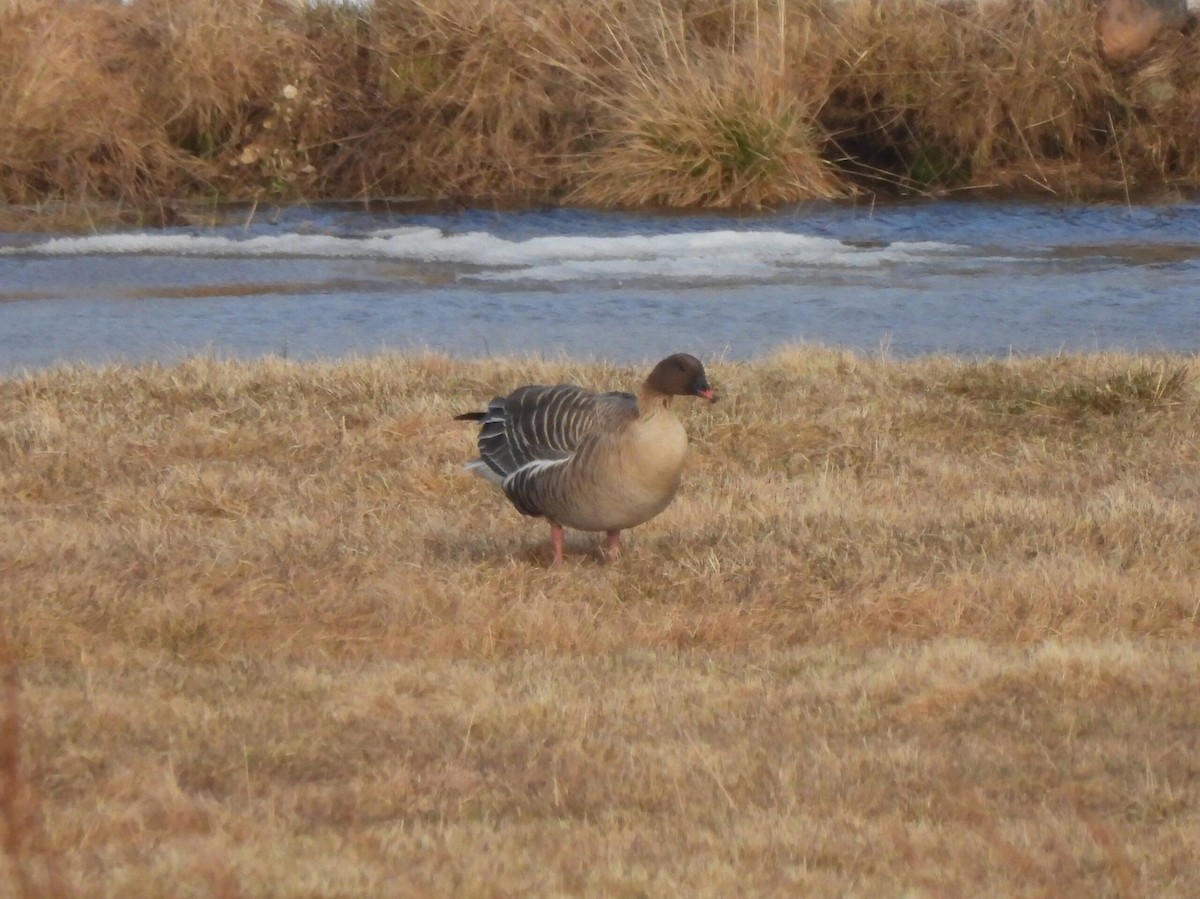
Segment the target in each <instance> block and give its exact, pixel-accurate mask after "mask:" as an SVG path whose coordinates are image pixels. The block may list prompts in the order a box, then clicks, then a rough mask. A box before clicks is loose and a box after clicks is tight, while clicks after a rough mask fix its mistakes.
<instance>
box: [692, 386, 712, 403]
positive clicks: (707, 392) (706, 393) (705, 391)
mask: <svg viewBox="0 0 1200 899" xmlns="http://www.w3.org/2000/svg"><path fill="white" fill-rule="evenodd" d="M696 396H702V397H704V398H705V399H706V400H708V401H709V402H710V403H715V402H716V401H717V395H716V393H714V392H713V389H712V388H711V387H705V388H704V389H703V390H697V391H696Z"/></svg>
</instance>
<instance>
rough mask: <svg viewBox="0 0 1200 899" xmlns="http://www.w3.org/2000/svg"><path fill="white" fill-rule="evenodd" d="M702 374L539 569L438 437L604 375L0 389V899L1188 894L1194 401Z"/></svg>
mask: <svg viewBox="0 0 1200 899" xmlns="http://www.w3.org/2000/svg"><path fill="white" fill-rule="evenodd" d="M706 362H707V363H708V366H707V367H708V369H709V374H710V377H711V378H712V380H713V381H714V384H715V386H716V387H717V389H718V392H719V393H720V394H721V400H720V401H719V402H718V403H716V404H715V405H712V406H708V405H707V404H705V405H703V406H700V405H690V406H688V407H686V408H684V409H682V410H681V411H682V414H683V416H684V418H685V421H686V424H687V427H688V430H689V432H690V434H691V436H692V451H691V460H690V464H689V466H688V470H687V473H686V477H685V482H684V486H683V489H682V492H681V494H680V496H679V497H678V498H677V499H676V501H675V503H674V504H673V505H672V506H671V508H670V509H668V510H667V512H665V513H664V514H663V515H661V516H659V517H658V518H656V519H655V520H653V521H652V522H649V523H647V524H646V525H644V526H642V527H640V528H637V529H635V530H634V531H632V532H630V533H629V534H628V535H627V540H626V543H627V545H626V552H625V554H624V555H623V557H622V559H621V560H620V562H619V563H617V564H611V565H610V564H605V563H603V562H602V561H601V560H600V557H599V553H598V546H597V540H596V539H594V538H591V537H586V536H583V535H572V537H571V538H570V539H569V544H568V556H567V561H566V564H565V565H564V566H562V567H561V568H559V569H549V568H547V567H546V565H545V562H546V551H547V539H546V536H547V535H546V529H545V528H544V526H543V525H542V524H541V523H532V522H529V521H528V520H524V519H522V518H521V517H520V516H519V515H518V514H517V513H516V512H515V511H514V510H513V509H511V507H509V505H508V504H507V503H506V502H505V501H504V499H503V498H502V497H501V496H500V495H499V494H498V493H497V492H496V491H495V490H494V488H491V487H490V486H489V485H487V484H485V483H483V482H482V481H481V480H479V479H477V478H474V477H471V476H470V475H468V474H467V473H466V472H464V471H463V470H462V468H461V465H462V463H463V462H464V461H465V460H466V459H468V458H470V457H471V456H472V455H473V440H474V433H473V429H472V428H470V427H467V426H464V425H463V424H462V423H459V422H454V421H453V420H452V419H451V416H452V415H453V414H455V413H457V412H460V411H463V410H464V409H472V408H476V407H477V406H478V404H479V402H480V401H481V400H482V399H486V398H488V397H490V396H492V395H494V394H495V393H498V392H500V391H503V390H505V389H508V388H511V387H512V386H514V385H516V384H519V383H527V382H542V383H553V382H556V381H574V382H577V383H584V384H589V385H594V386H598V387H600V386H603V387H610V386H620V385H630V384H634V383H636V381H637V379H638V378H639V377H640V376H641V375H642V374H644V372H643V371H642V370H641V367H640V366H636V367H629V366H612V365H603V364H583V363H577V362H572V361H568V360H544V359H533V358H528V359H489V360H480V361H470V362H468V361H456V360H452V359H449V358H445V357H442V356H437V355H420V354H415V355H407V356H381V357H377V358H372V359H364V360H350V361H345V362H341V363H337V364H333V363H328V364H326V363H321V364H316V363H313V364H298V363H295V362H288V361H284V360H278V359H273V360H264V361H259V362H247V363H235V362H224V361H218V360H214V359H208V358H197V359H192V360H189V361H186V362H183V363H181V364H178V365H172V366H158V365H147V366H138V367H126V366H118V367H110V368H103V369H90V368H83V367H70V368H60V369H56V370H53V371H47V372H40V373H36V374H29V375H25V376H22V377H17V378H10V379H7V380H3V381H0V497H3V500H2V501H0V581H2V583H3V585H4V591H5V595H6V597H7V598H8V600H7V603H6V605H5V607H4V614H5V619H6V623H7V626H8V628H9V630H10V633H11V639H10V643H9V645H10V647H11V648H10V650H9V651H8V655H9V660H10V665H11V664H13V663H15V664H16V665H18V666H19V668H20V671H21V681H20V697H19V702H20V711H21V717H20V729H19V740H17V739H14V736H13V735H14V734H17V733H18V732H17V731H15V730H13V726H12V722H14V721H16V720H17V719H16V718H14V717H13V715H12V712H11V710H12V709H13V708H14V704H13V703H14V700H13V697H12V692H11V688H10V693H9V700H8V701H7V703H6V706H5V708H6V714H7V715H8V718H7V719H6V720H7V721H8V722H9V724H8V725H6V727H5V728H4V729H3V731H2V732H0V775H2V776H3V777H5V778H7V781H6V783H7V784H11V783H13V782H14V781H18V782H20V783H21V784H23V786H21V787H20V789H19V790H14V789H12V788H10V787H9V786H5V790H6V792H4V793H3V794H0V799H2V800H3V801H0V818H2V821H0V823H2V824H3V825H4V826H5V827H6V828H8V829H7V830H6V831H5V832H6V833H7V834H8V837H7V840H8V841H7V842H6V844H5V845H6V847H7V849H6V852H7V856H6V859H7V864H8V867H7V868H4V869H3V870H0V884H2V886H0V889H6V890H8V892H9V893H11V894H15V895H18V896H22V895H25V896H29V895H59V894H62V895H71V894H78V895H88V896H100V897H104V896H112V897H118V896H119V897H122V899H129V897H133V899H137V897H143V896H145V897H152V896H162V895H177V894H179V893H186V894H197V895H215V896H279V895H305V896H338V895H355V896H367V897H370V896H379V897H383V896H394V895H397V894H413V895H431V896H440V895H455V896H465V897H471V896H495V895H515V894H520V895H554V894H557V895H578V896H611V895H621V894H633V893H638V892H640V893H643V894H646V895H664V896H665V895H697V896H727V895H736V894H744V893H753V894H755V895H781V896H783V895H795V894H797V893H798V892H799V893H804V894H809V895H813V894H817V895H846V894H855V893H862V894H864V895H865V894H870V895H883V894H900V893H904V892H912V891H923V892H926V893H930V894H942V893H945V894H952V895H966V894H971V895H1013V894H1029V895H1047V896H1049V895H1113V896H1139V895H1154V896H1179V897H1183V896H1190V895H1193V894H1195V893H1196V892H1197V890H1198V889H1200V879H1198V878H1200V875H1198V872H1197V868H1196V866H1195V863H1194V860H1195V846H1196V845H1197V842H1198V840H1200V829H1198V825H1197V819H1196V816H1195V813H1194V810H1195V808H1196V807H1197V803H1198V802H1200V780H1198V779H1197V776H1196V766H1195V754H1194V748H1193V746H1192V740H1191V739H1190V735H1191V734H1192V733H1194V732H1195V731H1196V729H1197V727H1198V726H1200V711H1198V709H1200V707H1198V706H1197V704H1196V702H1195V687H1196V683H1197V679H1198V678H1200V653H1198V652H1197V642H1196V636H1197V626H1198V623H1200V619H1198V615H1200V607H1198V606H1197V601H1196V597H1197V596H1200V566H1198V564H1197V559H1200V522H1198V519H1197V516H1196V514H1195V509H1196V507H1197V502H1198V501H1200V496H1198V491H1200V486H1198V485H1200V470H1198V469H1200V462H1198V460H1197V455H1196V452H1195V445H1196V435H1197V433H1198V432H1200V406H1198V405H1197V399H1198V397H1197V388H1196V382H1195V378H1194V360H1193V359H1191V358H1188V357H1180V356H1128V355H1119V354H1105V355H1092V356H1057V357H1043V358H1029V359H1020V358H1013V359H1006V360H998V361H965V360H961V359H951V358H940V357H931V358H924V359H914V360H906V361H898V360H889V359H886V358H868V357H865V356H861V355H857V354H854V353H847V352H840V351H835V350H826V349H822V348H819V347H797V348H792V349H788V350H785V351H781V352H778V353H776V354H773V355H771V356H768V357H766V358H763V359H760V360H756V361H754V362H749V363H734V362H729V361H726V360H720V359H710V360H706ZM9 670H10V671H11V670H13V669H12V668H11V667H10V668H9ZM9 683H10V685H11V684H12V683H13V682H12V681H11V680H10V681H9ZM18 759H19V760H20V762H19V763H18V762H17V761H15V760H18ZM14 772H15V774H14ZM18 796H20V797H24V798H22V799H21V803H24V804H16V803H15V801H14V799H13V797H18ZM34 799H36V802H33V800H34ZM32 809H36V810H37V815H36V816H32V817H31V816H30V814H29V812H30V810H32ZM14 821H15V822H18V826H17V827H16V828H14V826H13V824H12V822H14ZM22 828H23V829H22ZM31 828H32V829H31ZM14 832H18V834H24V836H20V835H19V836H18V838H17V839H16V840H15V841H14V838H13V837H12V834H13V833H14ZM47 861H48V863H52V869H53V870H54V871H55V872H56V875H57V876H58V877H59V880H60V884H59V885H60V886H61V890H59V892H57V893H54V892H43V893H39V892H36V889H35V888H36V887H37V883H35V882H34V881H33V880H28V881H26V882H25V883H27V884H32V886H28V885H26V886H22V881H20V880H19V879H14V877H17V876H19V872H21V871H25V872H34V871H37V870H42V869H39V868H38V867H37V866H38V865H41V864H43V863H44V862H47ZM14 871H16V872H18V874H17V875H14V874H13V872H14ZM30 876H32V875H30ZM5 878H7V879H5Z"/></svg>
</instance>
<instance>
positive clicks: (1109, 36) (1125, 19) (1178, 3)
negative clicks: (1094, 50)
mask: <svg viewBox="0 0 1200 899" xmlns="http://www.w3.org/2000/svg"><path fill="white" fill-rule="evenodd" d="M1187 19H1188V7H1187V0H1100V6H1099V9H1098V10H1097V12H1096V38H1097V40H1098V41H1099V44H1100V55H1101V56H1103V57H1104V59H1105V61H1107V62H1110V63H1122V62H1127V61H1128V60H1131V59H1133V58H1135V57H1137V56H1141V55H1142V54H1143V53H1145V52H1146V51H1147V50H1149V49H1150V47H1151V45H1152V44H1153V43H1154V41H1155V40H1156V39H1157V38H1158V36H1159V34H1161V33H1162V32H1163V30H1165V29H1167V28H1182V27H1183V26H1184V24H1185V23H1186V22H1187Z"/></svg>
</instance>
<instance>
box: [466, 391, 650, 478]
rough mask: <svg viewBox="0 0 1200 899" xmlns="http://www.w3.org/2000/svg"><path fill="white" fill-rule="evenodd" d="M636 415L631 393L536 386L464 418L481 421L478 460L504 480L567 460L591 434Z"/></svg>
mask: <svg viewBox="0 0 1200 899" xmlns="http://www.w3.org/2000/svg"><path fill="white" fill-rule="evenodd" d="M637 416H638V406H637V397H635V396H633V395H632V394H629V393H601V394H597V393H594V392H592V391H590V390H585V389H583V388H582V387H576V386H575V385H573V384H558V385H555V386H553V387H544V386H542V385H539V384H533V385H530V386H528V387H521V388H519V389H517V390H514V391H513V392H512V393H510V394H509V395H508V396H501V397H496V398H495V399H494V400H492V401H491V402H490V403H489V404H488V408H487V411H486V412H482V413H469V414H468V415H467V416H460V417H461V418H468V417H470V418H474V419H476V420H478V421H480V428H479V461H480V462H483V463H484V464H485V465H486V466H487V468H488V469H489V470H490V472H491V473H493V474H494V475H495V476H496V477H494V478H492V480H498V481H502V480H503V479H505V478H507V477H509V476H511V475H512V474H514V473H516V472H517V471H519V470H520V469H522V468H524V467H526V466H528V465H536V464H537V463H550V462H558V461H563V460H566V459H568V458H570V457H571V456H572V455H573V454H574V453H575V451H576V450H577V449H578V448H579V445H580V444H581V443H582V442H583V441H584V440H585V439H587V437H588V435H589V434H592V433H593V432H596V431H605V430H615V429H618V428H619V427H620V425H621V422H622V421H628V420H633V419H635V418H637ZM481 473H483V474H485V475H486V473H485V472H481Z"/></svg>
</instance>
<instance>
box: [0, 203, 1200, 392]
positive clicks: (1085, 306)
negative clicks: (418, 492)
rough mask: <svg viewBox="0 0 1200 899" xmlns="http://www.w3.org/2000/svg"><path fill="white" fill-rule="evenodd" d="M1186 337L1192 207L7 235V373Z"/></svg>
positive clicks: (1038, 345) (346, 217)
mask: <svg viewBox="0 0 1200 899" xmlns="http://www.w3.org/2000/svg"><path fill="white" fill-rule="evenodd" d="M798 341H806V342H813V343H821V344H826V345H836V346H844V347H850V348H855V349H859V350H864V351H868V352H870V351H874V350H876V349H878V348H880V347H881V346H886V347H887V348H888V350H889V352H891V353H892V354H894V355H915V354H923V353H931V352H949V353H957V354H963V355H971V356H979V355H987V354H1008V353H1011V352H1017V353H1044V352H1057V351H1075V350H1084V351H1087V350H1100V349H1109V348H1119V349H1128V350H1143V351H1157V350H1175V351H1183V352H1194V351H1196V350H1197V349H1198V348H1200V203H1192V202H1186V203H1176V204H1170V205H1160V206H1135V207H1132V208H1130V207H1127V206H1123V205H1116V204H1114V205H1087V206H1050V205H1037V204H1027V203H998V202H994V201H993V202H958V201H954V202H952V201H930V202H915V203H904V204H895V205H887V206H846V205H840V206H839V205H824V204H822V205H805V206H801V207H796V208H793V209H789V210H786V211H782V212H775V213H770V214H763V215H756V216H717V215H691V216H679V215H672V216H654V215H641V214H639V215H630V214H606V213H598V212H581V211H578V210H530V211H524V212H479V211H473V212H459V213H447V214H422V215H399V214H387V215H382V214H371V213H368V212H364V211H361V210H351V209H346V208H342V207H336V206H326V207H315V208H314V207H296V208H291V209H287V210H282V211H278V212H277V213H275V214H274V215H273V216H271V217H269V218H268V217H264V216H261V215H260V216H258V217H256V218H254V219H253V220H252V221H251V222H250V223H249V224H239V225H234V226H228V227H223V228H217V229H187V228H180V229H167V230H162V231H136V232H117V233H111V234H101V235H93V236H88V237H55V236H52V235H0V373H11V372H14V371H17V370H21V369H36V368H40V367H44V366H49V365H53V364H57V363H60V362H87V363H103V362H111V361H148V360H159V361H171V360H174V359H178V358H180V357H182V356H185V355H188V354H195V353H213V354H215V355H218V356H222V357H224V356H231V357H243V358H252V357H256V356H261V355H265V354H277V355H287V356H290V357H293V358H305V359H309V358H336V357H340V356H345V355H368V354H371V353H374V352H377V351H381V350H403V349H410V348H414V347H432V348H436V349H440V350H445V351H448V352H451V353H453V354H455V355H459V356H477V355H483V354H489V353H490V354H506V353H541V354H562V353H565V354H568V355H571V356H576V357H580V358H609V359H615V360H621V361H630V362H634V361H641V360H645V359H652V358H657V357H659V356H661V355H663V354H664V353H665V352H669V351H675V350H689V351H692V352H695V353H698V354H701V355H703V356H713V355H725V356H726V357H729V358H750V357H754V356H758V355H761V354H763V353H765V352H768V351H770V350H771V349H772V348H775V347H778V346H780V345H782V344H787V343H794V342H798Z"/></svg>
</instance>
